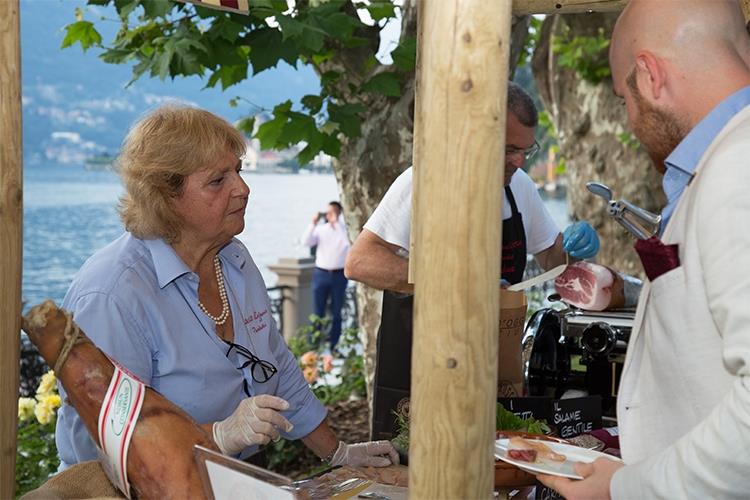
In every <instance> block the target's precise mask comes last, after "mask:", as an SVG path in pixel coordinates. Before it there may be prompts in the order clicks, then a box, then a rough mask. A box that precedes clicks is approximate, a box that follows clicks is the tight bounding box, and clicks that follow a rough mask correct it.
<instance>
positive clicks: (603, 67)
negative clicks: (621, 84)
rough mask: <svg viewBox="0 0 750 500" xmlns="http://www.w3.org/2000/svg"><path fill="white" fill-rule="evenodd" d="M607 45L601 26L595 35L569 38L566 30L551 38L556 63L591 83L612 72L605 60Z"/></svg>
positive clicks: (599, 80) (596, 82) (606, 76)
mask: <svg viewBox="0 0 750 500" xmlns="http://www.w3.org/2000/svg"><path fill="white" fill-rule="evenodd" d="M608 47H609V38H608V37H606V36H605V35H604V30H603V29H602V28H599V32H598V33H597V35H596V36H575V37H572V38H571V37H570V36H569V34H568V33H567V32H566V33H565V34H564V35H563V36H555V37H553V39H552V52H554V53H555V54H557V55H558V58H557V64H558V65H560V66H561V67H563V68H569V69H572V70H574V71H576V72H577V73H578V74H579V75H580V77H581V78H583V79H584V80H586V81H588V82H590V83H593V84H598V83H599V82H601V81H602V80H604V79H605V78H608V77H609V76H610V75H611V74H612V72H611V70H610V69H609V62H608V60H607V48H608Z"/></svg>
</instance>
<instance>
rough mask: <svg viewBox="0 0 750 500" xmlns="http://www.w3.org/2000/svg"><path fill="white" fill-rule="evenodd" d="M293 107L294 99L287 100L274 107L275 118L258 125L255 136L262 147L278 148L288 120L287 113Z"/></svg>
mask: <svg viewBox="0 0 750 500" xmlns="http://www.w3.org/2000/svg"><path fill="white" fill-rule="evenodd" d="M291 109H292V101H290V100H287V101H284V102H282V103H281V104H278V105H276V107H274V108H273V115H274V118H273V119H272V120H269V121H267V122H265V123H263V124H261V125H260V126H259V127H258V131H257V132H256V133H255V137H256V138H257V139H258V140H259V141H260V147H261V148H262V149H272V148H276V147H278V146H279V145H283V144H280V142H279V138H280V137H281V133H282V132H283V130H284V125H285V124H286V122H287V115H288V114H289V112H290V111H291Z"/></svg>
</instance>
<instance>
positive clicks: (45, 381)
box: [36, 370, 57, 395]
mask: <svg viewBox="0 0 750 500" xmlns="http://www.w3.org/2000/svg"><path fill="white" fill-rule="evenodd" d="M56 390H57V377H55V372H53V371H52V370H50V371H48V372H47V373H45V374H44V375H42V380H41V382H39V388H38V389H37V390H36V393H37V395H39V394H47V393H49V392H52V391H56Z"/></svg>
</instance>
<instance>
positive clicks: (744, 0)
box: [740, 0, 750, 27]
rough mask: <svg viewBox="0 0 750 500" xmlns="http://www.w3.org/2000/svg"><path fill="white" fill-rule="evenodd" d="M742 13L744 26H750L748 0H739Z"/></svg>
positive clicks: (749, 5)
mask: <svg viewBox="0 0 750 500" xmlns="http://www.w3.org/2000/svg"><path fill="white" fill-rule="evenodd" d="M740 7H741V8H742V15H743V16H745V26H748V27H750V0H740Z"/></svg>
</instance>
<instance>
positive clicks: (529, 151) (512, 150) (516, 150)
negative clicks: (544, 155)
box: [505, 141, 539, 160]
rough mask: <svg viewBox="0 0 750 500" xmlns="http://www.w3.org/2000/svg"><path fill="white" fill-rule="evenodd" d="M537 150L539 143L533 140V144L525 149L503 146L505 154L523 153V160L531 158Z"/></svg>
mask: <svg viewBox="0 0 750 500" xmlns="http://www.w3.org/2000/svg"><path fill="white" fill-rule="evenodd" d="M538 151H539V143H538V142H536V141H534V144H532V145H531V146H529V147H528V148H526V149H521V148H517V147H515V146H508V147H506V148H505V156H515V155H520V154H522V155H523V158H524V159H525V160H529V159H531V158H532V157H533V156H534V155H535V154H536V153H537V152H538Z"/></svg>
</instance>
